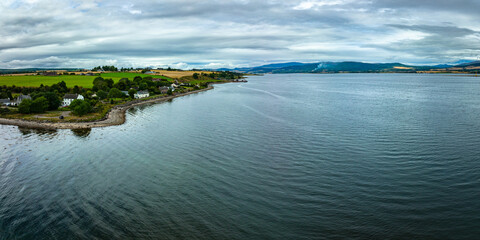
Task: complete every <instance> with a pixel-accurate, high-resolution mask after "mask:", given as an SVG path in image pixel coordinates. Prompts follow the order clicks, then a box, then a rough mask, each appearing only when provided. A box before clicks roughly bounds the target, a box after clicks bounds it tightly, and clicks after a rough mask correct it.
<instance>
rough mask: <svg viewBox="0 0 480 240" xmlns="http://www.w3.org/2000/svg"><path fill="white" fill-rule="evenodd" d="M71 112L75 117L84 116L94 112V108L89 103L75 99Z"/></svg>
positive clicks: (71, 105)
mask: <svg viewBox="0 0 480 240" xmlns="http://www.w3.org/2000/svg"><path fill="white" fill-rule="evenodd" d="M70 110H71V111H72V113H73V114H74V115H77V116H83V115H85V114H87V113H89V112H90V111H91V110H92V106H91V105H90V103H89V102H88V101H84V100H80V99H75V100H73V101H72V103H71V104H70Z"/></svg>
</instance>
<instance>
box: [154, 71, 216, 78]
mask: <svg viewBox="0 0 480 240" xmlns="http://www.w3.org/2000/svg"><path fill="white" fill-rule="evenodd" d="M152 72H155V75H163V76H166V77H169V78H181V77H185V76H192V75H193V74H194V73H198V74H201V73H207V74H208V73H211V72H209V71H167V70H152ZM152 75H153V74H152Z"/></svg>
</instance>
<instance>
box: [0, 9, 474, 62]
mask: <svg viewBox="0 0 480 240" xmlns="http://www.w3.org/2000/svg"><path fill="white" fill-rule="evenodd" d="M31 2H32V3H31V4H28V2H18V3H13V5H14V7H10V6H5V5H2V4H0V12H2V18H1V19H0V36H1V37H2V40H1V41H0V68H1V67H23V66H37V67H41V66H53V65H55V64H57V65H58V66H65V65H66V64H80V65H76V66H74V67H92V66H95V65H98V64H99V63H104V62H107V61H110V62H111V61H116V63H117V64H126V65H128V64H129V65H132V64H138V65H136V66H141V65H142V64H145V65H149V66H155V65H168V64H173V63H182V62H183V63H184V62H188V63H191V64H193V65H207V64H209V63H215V64H218V63H228V64H230V65H242V66H246V65H252V64H255V63H264V62H269V61H275V62H278V61H283V60H285V61H291V60H293V61H307V62H314V61H319V60H327V61H328V60H358V61H370V62H382V61H387V60H391V59H395V60H396V61H401V62H402V61H403V62H406V63H408V62H412V61H414V62H421V61H429V62H432V61H433V62H445V59H449V60H450V59H455V58H465V57H470V56H472V54H475V53H479V49H480V46H479V44H478V42H479V38H480V36H479V31H480V28H479V27H477V26H476V25H475V24H473V23H475V22H476V21H475V20H479V16H478V14H473V10H472V9H475V10H476V9H478V7H480V6H479V4H480V3H479V2H478V1H467V0H462V1H455V2H454V1H430V0H427V1H411V0H397V1H390V0H382V1H375V0H374V1H350V0H342V1H340V0H339V1H336V2H335V3H337V4H331V2H328V4H325V1H322V2H320V0H317V3H315V1H314V0H309V1H308V3H306V4H304V6H303V7H301V8H298V6H299V4H300V3H302V2H304V1H286V0H285V1H281V0H266V1H265V0H264V1H260V0H230V1H224V0H222V1H220V0H214V1H193V0H177V1H173V0H163V1H154V0H138V1H129V0H120V1H113V0H103V1H93V0H68V1H60V0H38V1H31ZM305 2H307V0H305ZM20 3H21V4H20ZM439 14H441V15H439ZM437 15H438V16H437ZM412 32H418V33H419V36H420V37H416V36H411V35H412ZM420 34H427V35H426V36H423V35H420ZM397 38H399V39H398V40H397ZM471 58H473V57H471Z"/></svg>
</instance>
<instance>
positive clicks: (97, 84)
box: [93, 77, 113, 91]
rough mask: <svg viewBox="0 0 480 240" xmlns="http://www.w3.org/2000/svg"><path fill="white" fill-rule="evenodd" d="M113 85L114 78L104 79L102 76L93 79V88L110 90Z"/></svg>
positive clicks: (95, 89)
mask: <svg viewBox="0 0 480 240" xmlns="http://www.w3.org/2000/svg"><path fill="white" fill-rule="evenodd" d="M112 87H113V80H112V79H103V78H102V77H97V78H95V79H94V80H93V90H94V91H97V90H103V91H108V89H110V88H112Z"/></svg>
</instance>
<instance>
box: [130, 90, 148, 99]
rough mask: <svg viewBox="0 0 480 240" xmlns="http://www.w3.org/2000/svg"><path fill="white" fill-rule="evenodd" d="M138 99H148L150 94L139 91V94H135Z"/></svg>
mask: <svg viewBox="0 0 480 240" xmlns="http://www.w3.org/2000/svg"><path fill="white" fill-rule="evenodd" d="M133 96H134V97H135V98H136V99H139V98H146V97H149V96H150V94H149V93H148V91H138V92H137V93H135V95H133Z"/></svg>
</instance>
